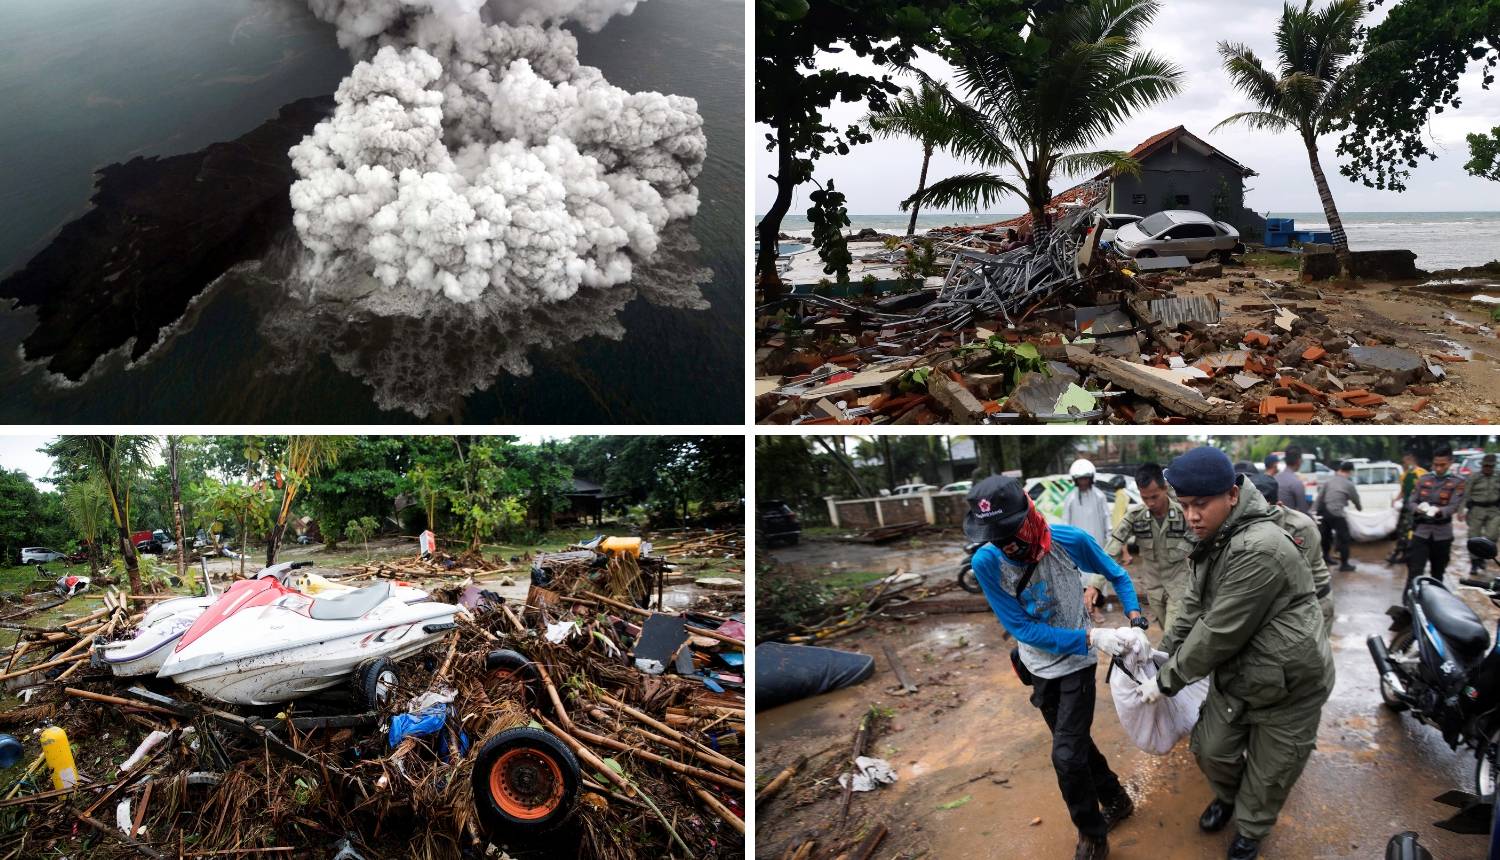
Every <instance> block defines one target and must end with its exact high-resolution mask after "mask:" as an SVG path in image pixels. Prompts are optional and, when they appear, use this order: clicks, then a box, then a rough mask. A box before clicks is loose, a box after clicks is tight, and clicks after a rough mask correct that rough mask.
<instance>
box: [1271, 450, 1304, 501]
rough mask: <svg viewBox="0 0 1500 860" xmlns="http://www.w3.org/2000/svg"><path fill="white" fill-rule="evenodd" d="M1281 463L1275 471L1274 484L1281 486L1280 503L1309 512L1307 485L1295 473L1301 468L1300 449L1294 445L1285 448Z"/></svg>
mask: <svg viewBox="0 0 1500 860" xmlns="http://www.w3.org/2000/svg"><path fill="white" fill-rule="evenodd" d="M1282 464H1283V465H1282V468H1281V471H1280V472H1277V473H1276V485H1277V486H1278V487H1280V488H1281V493H1280V495H1279V498H1280V499H1281V503H1282V504H1283V505H1286V506H1287V507H1289V508H1291V509H1292V510H1294V511H1301V512H1302V513H1304V514H1309V513H1311V512H1312V505H1311V504H1309V503H1308V501H1307V487H1305V486H1303V485H1302V478H1301V476H1300V475H1298V474H1297V470H1298V469H1301V468H1302V449H1301V448H1298V447H1297V446H1296V445H1292V446H1291V447H1289V448H1287V449H1286V455H1285V456H1283V457H1282Z"/></svg>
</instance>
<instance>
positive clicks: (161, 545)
mask: <svg viewBox="0 0 1500 860" xmlns="http://www.w3.org/2000/svg"><path fill="white" fill-rule="evenodd" d="M130 539H131V540H132V541H134V542H135V544H134V545H135V551H136V552H139V553H144V554H145V555H161V554H162V553H167V552H176V551H177V541H175V540H173V539H172V536H171V535H169V534H167V533H166V531H165V530H163V529H152V530H150V531H143V532H136V533H135V534H133V535H131V536H130Z"/></svg>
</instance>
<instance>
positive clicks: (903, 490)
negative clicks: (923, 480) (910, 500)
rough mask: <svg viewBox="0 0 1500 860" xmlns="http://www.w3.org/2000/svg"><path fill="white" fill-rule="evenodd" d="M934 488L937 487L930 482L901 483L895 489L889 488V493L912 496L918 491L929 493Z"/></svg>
mask: <svg viewBox="0 0 1500 860" xmlns="http://www.w3.org/2000/svg"><path fill="white" fill-rule="evenodd" d="M936 489H937V487H935V486H933V485H932V484H902V485H901V486H899V487H897V488H896V489H894V490H891V495H893V496H914V495H917V494H919V493H930V492H932V491H933V490H936Z"/></svg>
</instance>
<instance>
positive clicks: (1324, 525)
mask: <svg viewBox="0 0 1500 860" xmlns="http://www.w3.org/2000/svg"><path fill="white" fill-rule="evenodd" d="M1318 531H1319V532H1321V533H1322V538H1323V560H1324V561H1327V560H1328V558H1329V552H1330V550H1334V549H1337V550H1338V553H1339V563H1340V564H1348V563H1349V520H1348V519H1346V518H1344V517H1339V516H1334V515H1333V514H1330V513H1327V512H1324V514H1323V520H1322V522H1320V523H1319V524H1318Z"/></svg>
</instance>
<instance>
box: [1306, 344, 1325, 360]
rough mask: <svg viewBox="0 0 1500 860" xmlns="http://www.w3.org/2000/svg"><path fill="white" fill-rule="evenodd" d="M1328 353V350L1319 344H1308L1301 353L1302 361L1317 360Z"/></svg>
mask: <svg viewBox="0 0 1500 860" xmlns="http://www.w3.org/2000/svg"><path fill="white" fill-rule="evenodd" d="M1327 354H1328V350H1326V349H1324V348H1323V347H1321V346H1310V347H1308V348H1307V349H1306V351H1304V352H1303V353H1302V360H1303V361H1317V360H1318V359H1320V358H1322V357H1323V356H1325V355H1327Z"/></svg>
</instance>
